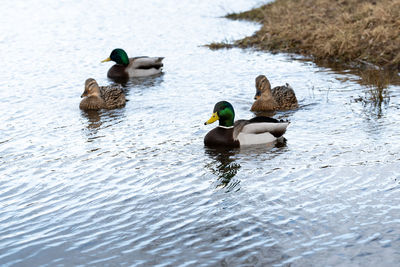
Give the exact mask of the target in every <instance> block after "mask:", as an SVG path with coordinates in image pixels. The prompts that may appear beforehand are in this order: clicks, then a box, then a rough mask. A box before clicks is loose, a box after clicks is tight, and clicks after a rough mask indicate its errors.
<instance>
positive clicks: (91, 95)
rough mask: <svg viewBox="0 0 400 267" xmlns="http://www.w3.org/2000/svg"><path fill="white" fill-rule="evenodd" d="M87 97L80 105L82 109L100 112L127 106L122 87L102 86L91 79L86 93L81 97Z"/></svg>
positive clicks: (87, 82)
mask: <svg viewBox="0 0 400 267" xmlns="http://www.w3.org/2000/svg"><path fill="white" fill-rule="evenodd" d="M81 97H85V98H84V99H82V101H81V103H80V104H79V108H80V109H84V110H98V109H103V108H105V109H114V108H120V107H123V106H125V102H126V100H125V94H124V91H122V88H121V86H120V85H119V86H113V85H109V86H100V87H99V85H98V84H97V82H96V80H95V79H92V78H89V79H87V80H86V82H85V91H84V92H83V94H82V95H81Z"/></svg>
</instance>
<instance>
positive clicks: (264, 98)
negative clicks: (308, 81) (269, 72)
mask: <svg viewBox="0 0 400 267" xmlns="http://www.w3.org/2000/svg"><path fill="white" fill-rule="evenodd" d="M254 99H255V100H256V101H255V102H254V103H253V105H252V106H251V111H275V110H290V109H295V108H298V107H299V105H298V103H297V98H296V94H295V93H294V90H293V88H292V87H291V86H290V85H289V84H288V83H286V85H283V86H276V87H274V88H273V89H272V90H271V84H270V83H269V81H268V79H267V77H265V75H259V76H257V78H256V95H255V96H254Z"/></svg>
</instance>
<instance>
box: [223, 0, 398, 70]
mask: <svg viewBox="0 0 400 267" xmlns="http://www.w3.org/2000/svg"><path fill="white" fill-rule="evenodd" d="M399 14H400V1H398V0H376V1H372V0H276V1H275V2H272V3H270V4H267V5H264V6H261V7H259V8H255V9H253V10H250V11H247V12H243V13H239V14H229V15H227V17H228V18H231V19H246V20H253V21H259V22H261V23H262V24H263V26H262V28H261V29H260V30H259V31H258V32H256V33H255V34H254V35H253V36H251V37H246V38H244V39H242V40H239V41H236V42H235V45H237V46H239V47H256V48H259V49H263V50H269V51H275V52H294V53H300V54H303V55H309V56H312V57H314V58H315V59H320V60H329V61H335V62H341V63H352V64H354V63H358V64H360V65H363V64H368V63H372V64H374V65H377V66H380V67H385V68H390V69H395V70H400V18H399Z"/></svg>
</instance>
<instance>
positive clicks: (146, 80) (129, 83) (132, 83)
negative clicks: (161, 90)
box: [109, 73, 164, 89]
mask: <svg viewBox="0 0 400 267" xmlns="http://www.w3.org/2000/svg"><path fill="white" fill-rule="evenodd" d="M109 79H110V80H111V81H113V82H115V83H119V84H121V85H122V87H124V88H125V89H128V88H131V87H157V86H159V85H160V84H161V83H162V82H163V81H164V73H160V74H157V75H153V76H147V77H135V78H131V79H126V78H123V79H121V78H117V79H115V78H113V79H112V78H109Z"/></svg>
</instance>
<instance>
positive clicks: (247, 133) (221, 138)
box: [204, 101, 289, 147]
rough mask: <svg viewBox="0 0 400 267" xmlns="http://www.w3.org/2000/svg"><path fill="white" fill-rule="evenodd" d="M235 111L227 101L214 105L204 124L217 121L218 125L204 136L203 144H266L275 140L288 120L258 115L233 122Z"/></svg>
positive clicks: (230, 145)
mask: <svg viewBox="0 0 400 267" xmlns="http://www.w3.org/2000/svg"><path fill="white" fill-rule="evenodd" d="M234 118H235V111H234V110H233V106H232V105H231V104H230V103H229V102H227V101H220V102H218V103H217V104H215V106H214V111H213V114H212V116H211V118H210V119H209V120H208V121H206V122H205V123H204V124H205V125H207V124H211V123H213V122H215V121H217V120H218V121H219V126H218V127H216V128H214V129H213V130H211V131H209V132H208V133H207V135H206V136H205V137H204V144H205V145H206V146H210V147H220V146H224V147H240V146H243V145H256V144H266V143H270V142H273V141H275V140H277V139H278V138H279V137H281V136H282V135H283V134H284V133H285V132H286V128H287V127H288V125H289V122H287V121H282V120H276V119H273V118H269V117H264V116H259V117H254V118H252V119H251V120H237V121H235V122H234Z"/></svg>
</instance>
